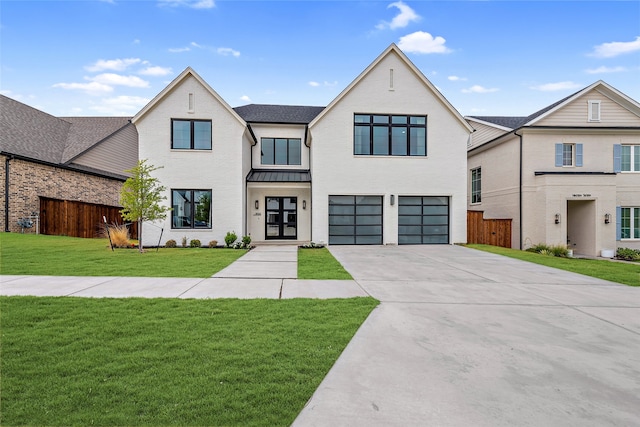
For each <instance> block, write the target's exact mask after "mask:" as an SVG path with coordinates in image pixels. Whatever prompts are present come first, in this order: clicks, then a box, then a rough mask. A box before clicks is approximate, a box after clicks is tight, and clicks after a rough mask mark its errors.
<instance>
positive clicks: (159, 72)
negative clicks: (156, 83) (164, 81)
mask: <svg viewBox="0 0 640 427" xmlns="http://www.w3.org/2000/svg"><path fill="white" fill-rule="evenodd" d="M171 73H173V70H172V69H171V67H147V68H145V69H144V70H140V71H139V72H138V74H140V75H143V76H155V77H157V76H166V75H169V74H171Z"/></svg>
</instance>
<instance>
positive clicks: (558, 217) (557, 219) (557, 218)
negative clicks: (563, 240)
mask: <svg viewBox="0 0 640 427" xmlns="http://www.w3.org/2000/svg"><path fill="white" fill-rule="evenodd" d="M556 224H560V214H556Z"/></svg>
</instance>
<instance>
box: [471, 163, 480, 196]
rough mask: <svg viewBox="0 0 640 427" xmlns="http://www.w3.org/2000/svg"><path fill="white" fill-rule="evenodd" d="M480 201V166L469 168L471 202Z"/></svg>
mask: <svg viewBox="0 0 640 427" xmlns="http://www.w3.org/2000/svg"><path fill="white" fill-rule="evenodd" d="M480 202H482V168H475V169H471V203H480Z"/></svg>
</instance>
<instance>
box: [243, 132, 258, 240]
mask: <svg viewBox="0 0 640 427" xmlns="http://www.w3.org/2000/svg"><path fill="white" fill-rule="evenodd" d="M247 130H249V134H250V135H251V139H253V144H251V148H250V149H249V155H250V157H249V162H250V163H249V174H250V173H251V171H252V170H253V147H255V146H256V144H257V143H258V139H257V138H256V134H255V133H253V129H251V124H250V123H247ZM249 174H247V176H245V177H244V212H245V215H244V234H249V216H250V214H249V203H247V199H248V198H249V182H248V181H247V178H249Z"/></svg>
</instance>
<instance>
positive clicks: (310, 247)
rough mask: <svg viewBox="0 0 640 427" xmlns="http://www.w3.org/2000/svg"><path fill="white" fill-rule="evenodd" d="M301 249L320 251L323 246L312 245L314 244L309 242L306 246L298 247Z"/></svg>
mask: <svg viewBox="0 0 640 427" xmlns="http://www.w3.org/2000/svg"><path fill="white" fill-rule="evenodd" d="M300 247H301V248H302V249H322V248H324V245H323V244H322V243H314V242H310V243H308V244H306V245H302V246H300Z"/></svg>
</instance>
